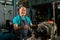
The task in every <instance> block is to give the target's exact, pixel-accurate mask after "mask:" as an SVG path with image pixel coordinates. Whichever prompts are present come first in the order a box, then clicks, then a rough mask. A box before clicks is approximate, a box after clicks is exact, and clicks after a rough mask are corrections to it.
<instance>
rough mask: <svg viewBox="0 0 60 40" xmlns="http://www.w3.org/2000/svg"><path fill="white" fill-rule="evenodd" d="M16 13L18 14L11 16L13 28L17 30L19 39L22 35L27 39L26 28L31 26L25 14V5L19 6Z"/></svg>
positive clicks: (20, 39)
mask: <svg viewBox="0 0 60 40" xmlns="http://www.w3.org/2000/svg"><path fill="white" fill-rule="evenodd" d="M18 13H19V15H17V16H16V17H14V18H13V26H14V30H15V31H17V32H16V34H17V36H19V37H18V38H19V40H22V36H24V40H27V33H28V29H29V26H32V22H31V20H30V18H29V17H28V16H27V15H26V7H24V6H21V7H20V8H19V9H18Z"/></svg>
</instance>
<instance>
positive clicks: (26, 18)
mask: <svg viewBox="0 0 60 40" xmlns="http://www.w3.org/2000/svg"><path fill="white" fill-rule="evenodd" d="M21 19H22V20H27V22H28V24H29V25H30V24H31V23H32V22H31V20H30V18H29V17H28V16H25V17H21V16H19V15H17V16H16V17H14V18H13V20H12V23H13V24H17V25H18V26H20V20H21Z"/></svg>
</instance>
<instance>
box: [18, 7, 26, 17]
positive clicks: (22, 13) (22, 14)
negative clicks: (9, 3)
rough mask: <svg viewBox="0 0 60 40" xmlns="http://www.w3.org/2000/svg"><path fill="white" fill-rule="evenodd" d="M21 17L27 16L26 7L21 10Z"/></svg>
mask: <svg viewBox="0 0 60 40" xmlns="http://www.w3.org/2000/svg"><path fill="white" fill-rule="evenodd" d="M19 15H20V16H25V15H26V8H25V7H21V8H20V9H19Z"/></svg>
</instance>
